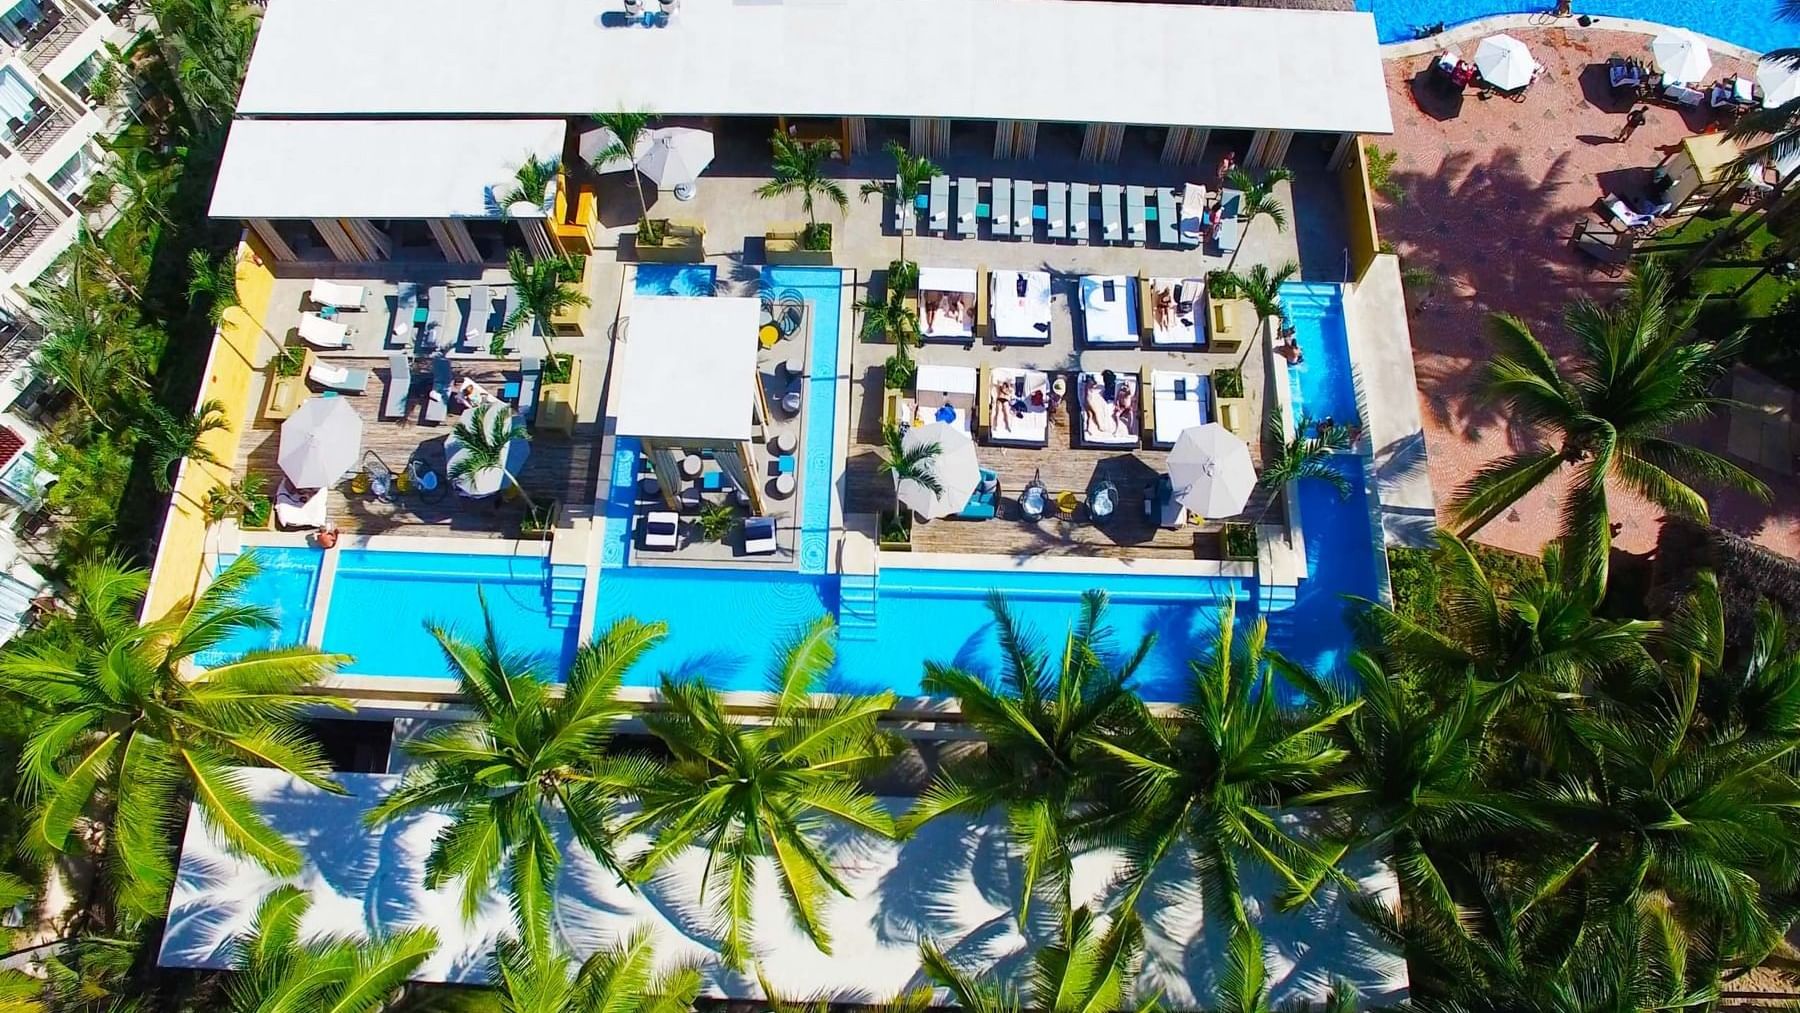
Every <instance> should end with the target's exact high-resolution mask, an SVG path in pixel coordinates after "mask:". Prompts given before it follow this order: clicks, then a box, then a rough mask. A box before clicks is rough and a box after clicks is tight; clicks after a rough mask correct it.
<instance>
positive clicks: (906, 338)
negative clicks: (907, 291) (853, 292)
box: [856, 292, 919, 365]
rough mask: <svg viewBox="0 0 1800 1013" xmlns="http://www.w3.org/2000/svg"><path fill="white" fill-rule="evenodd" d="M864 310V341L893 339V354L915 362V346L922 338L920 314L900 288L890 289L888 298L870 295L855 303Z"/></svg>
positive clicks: (905, 360) (908, 362) (909, 362)
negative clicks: (891, 290)
mask: <svg viewBox="0 0 1800 1013" xmlns="http://www.w3.org/2000/svg"><path fill="white" fill-rule="evenodd" d="M856 308H857V309H859V310H861V311H862V315H863V325H862V334H863V340H865V341H882V340H891V341H893V343H894V356H895V357H896V358H898V359H899V360H900V361H901V362H903V363H906V364H908V365H910V364H911V363H912V352H911V349H912V346H913V345H915V344H917V343H918V341H919V314H918V312H917V311H915V310H913V309H912V308H911V307H909V306H907V305H906V300H905V299H904V298H903V297H902V296H901V294H900V293H899V292H889V293H888V294H887V298H886V299H870V300H867V301H865V302H859V303H857V304H856Z"/></svg>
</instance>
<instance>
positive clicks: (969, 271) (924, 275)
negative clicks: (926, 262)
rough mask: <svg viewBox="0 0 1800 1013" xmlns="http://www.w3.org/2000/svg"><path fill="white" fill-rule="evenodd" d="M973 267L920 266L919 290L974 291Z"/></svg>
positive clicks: (975, 287)
mask: <svg viewBox="0 0 1800 1013" xmlns="http://www.w3.org/2000/svg"><path fill="white" fill-rule="evenodd" d="M976 289H977V286H976V284H975V269H974V268H972V267H921V268H919V291H921V292H974V291H976Z"/></svg>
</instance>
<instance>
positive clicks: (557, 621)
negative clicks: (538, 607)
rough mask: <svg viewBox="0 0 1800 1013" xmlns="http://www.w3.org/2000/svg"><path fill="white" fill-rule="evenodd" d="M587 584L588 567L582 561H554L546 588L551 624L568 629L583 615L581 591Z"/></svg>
mask: <svg viewBox="0 0 1800 1013" xmlns="http://www.w3.org/2000/svg"><path fill="white" fill-rule="evenodd" d="M586 586H587V567H586V566H584V565H582V564H580V563H553V564H551V566H550V581H549V583H548V585H546V586H545V588H544V593H545V596H546V598H547V599H548V601H549V603H550V625H552V626H554V627H556V628H557V629H562V630H566V629H568V628H569V627H571V626H573V625H575V622H576V620H577V619H578V618H579V617H580V615H581V593H582V590H583V588H585V587H586Z"/></svg>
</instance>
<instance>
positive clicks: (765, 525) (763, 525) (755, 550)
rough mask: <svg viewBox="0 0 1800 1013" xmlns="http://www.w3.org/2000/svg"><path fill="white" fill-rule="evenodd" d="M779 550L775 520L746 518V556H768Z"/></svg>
mask: <svg viewBox="0 0 1800 1013" xmlns="http://www.w3.org/2000/svg"><path fill="white" fill-rule="evenodd" d="M777 548H779V543H778V542H776V540H775V518H773V517H746V518H744V555H746V556H767V555H770V554H772V553H773V552H774V551H775V550H776V549H777Z"/></svg>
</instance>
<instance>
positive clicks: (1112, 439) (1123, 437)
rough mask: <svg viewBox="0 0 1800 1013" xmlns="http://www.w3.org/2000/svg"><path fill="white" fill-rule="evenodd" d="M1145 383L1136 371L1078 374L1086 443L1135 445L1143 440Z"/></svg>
mask: <svg viewBox="0 0 1800 1013" xmlns="http://www.w3.org/2000/svg"><path fill="white" fill-rule="evenodd" d="M1141 388H1142V384H1141V383H1140V381H1139V378H1138V375H1137V374H1136V373H1117V372H1114V371H1113V370H1110V369H1108V370H1102V371H1101V372H1098V373H1088V372H1083V373H1080V374H1078V375H1077V376H1076V377H1075V403H1074V404H1073V405H1071V406H1070V409H1071V410H1070V412H1069V414H1070V416H1071V417H1073V418H1074V419H1076V420H1077V423H1076V425H1077V429H1076V431H1077V432H1079V433H1080V434H1081V435H1080V440H1081V442H1082V443H1084V444H1087V445H1089V446H1096V447H1135V446H1137V445H1138V443H1139V442H1140V441H1141V439H1142V433H1143V402H1142V401H1141V400H1140V397H1141V395H1142V393H1143V392H1142V389H1141Z"/></svg>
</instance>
